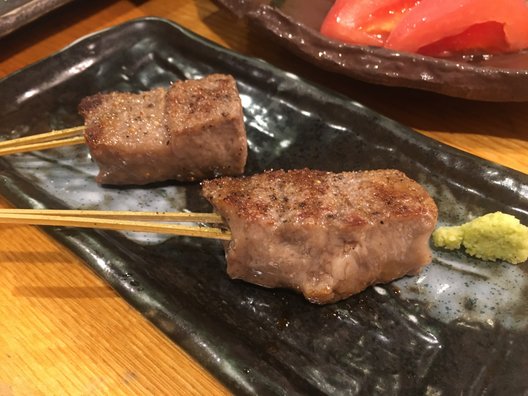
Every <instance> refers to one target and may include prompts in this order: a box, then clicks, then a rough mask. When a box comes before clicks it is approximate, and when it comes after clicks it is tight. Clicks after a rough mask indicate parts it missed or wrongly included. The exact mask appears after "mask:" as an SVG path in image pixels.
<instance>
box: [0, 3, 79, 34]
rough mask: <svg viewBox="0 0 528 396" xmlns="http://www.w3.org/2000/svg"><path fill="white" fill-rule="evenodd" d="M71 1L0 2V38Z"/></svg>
mask: <svg viewBox="0 0 528 396" xmlns="http://www.w3.org/2000/svg"><path fill="white" fill-rule="evenodd" d="M71 1H72V0H9V1H0V37H2V36H5V35H7V34H9V33H11V32H13V31H14V30H16V29H18V28H20V27H22V26H24V25H26V24H28V23H29V22H31V21H33V20H35V19H37V18H39V17H41V16H43V15H45V14H47V13H48V12H51V11H53V10H54V9H56V8H58V7H60V6H62V5H64V4H66V3H69V2H71Z"/></svg>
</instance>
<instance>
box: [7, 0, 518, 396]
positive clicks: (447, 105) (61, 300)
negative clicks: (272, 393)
mask: <svg viewBox="0 0 528 396" xmlns="http://www.w3.org/2000/svg"><path fill="white" fill-rule="evenodd" d="M151 15H153V16H161V17H165V18H169V19H172V20H174V21H176V22H177V23H179V24H181V25H183V26H185V27H187V28H189V29H191V30H193V31H195V32H197V33H198V34H200V35H203V36H205V37H207V38H209V39H211V40H213V41H216V42H218V43H220V44H221V45H223V46H226V47H230V48H233V49H234V50H236V51H239V52H242V53H245V54H248V55H253V56H257V57H260V58H264V59H266V60H268V61H269V62H271V63H274V64H276V65H278V66H279V67H281V68H283V69H287V70H289V71H291V72H294V73H296V74H299V75H301V76H303V77H305V78H308V79H310V80H313V81H315V82H317V83H319V84H324V85H326V86H328V87H330V88H333V89H335V90H338V91H341V92H343V93H345V94H347V95H348V96H350V97H351V98H353V99H354V100H357V101H359V102H361V103H363V104H365V105H367V106H369V107H371V108H373V109H374V110H377V111H378V112H381V113H383V114H385V115H388V116H389V117H392V118H394V119H396V120H398V121H400V122H402V123H404V124H407V125H409V126H412V127H414V128H417V129H419V130H422V131H424V132H423V133H425V134H426V135H428V136H431V137H433V138H435V139H438V140H441V141H443V142H445V143H447V144H450V145H453V146H455V147H458V148H460V149H462V150H466V151H468V152H471V153H473V154H475V155H478V156H481V157H484V158H486V159H489V160H491V161H495V162H498V163H501V164H503V165H505V166H508V167H511V168H514V169H517V170H519V171H521V172H524V173H528V103H518V104H511V103H508V104H506V103H504V104H494V103H479V102H468V101H463V100H458V99H453V98H447V97H442V96H438V95H434V94H429V93H424V92H418V91H412V90H406V89H397V88H386V87H378V86H372V85H368V84H364V83H361V82H357V81H352V80H350V79H345V78H343V77H340V76H337V75H332V74H330V73H325V72H323V71H320V70H318V69H316V68H315V67H313V66H311V65H309V64H307V63H304V62H303V61H301V60H299V59H297V58H295V57H293V56H292V55H290V54H289V53H288V52H286V51H285V50H283V49H281V48H277V46H275V45H273V44H272V43H269V42H267V41H266V40H265V39H264V38H263V37H262V36H260V35H259V34H258V33H256V32H253V31H251V30H250V29H248V26H247V25H246V24H245V23H244V22H242V21H237V20H236V19H235V18H234V17H232V16H231V15H229V14H228V13H227V12H225V11H223V10H219V9H218V8H217V7H216V6H215V5H214V4H213V3H211V2H210V1H208V0H196V1H189V0H174V1H164V0H151V1H132V0H129V1H127V0H120V1H103V0H92V1H89V2H88V1H78V2H75V3H73V4H70V5H68V6H65V7H63V8H61V9H59V10H57V11H55V12H53V13H52V14H50V15H48V16H46V17H44V18H41V19H39V20H38V21H36V22H34V23H32V24H30V25H28V26H27V27H24V28H22V29H21V30H19V31H17V32H15V33H14V34H12V35H10V36H7V37H5V38H3V39H0V62H1V63H0V78H1V77H4V76H6V75H7V74H9V73H12V72H14V71H16V70H17V69H20V68H21V67H24V66H26V65H28V64H30V63H33V62H35V61H37V60H40V59H42V58H44V57H47V56H48V55H50V54H52V53H53V52H55V51H57V50H59V49H61V48H62V47H64V46H66V45H67V44H69V43H70V42H72V41H73V40H76V39H78V38H80V37H82V36H84V35H86V34H89V33H92V32H94V31H96V30H100V29H102V28H105V27H109V26H113V25H116V24H119V23H121V22H124V21H127V20H129V19H131V18H136V17H141V16H151ZM2 100H6V98H2ZM0 205H1V206H4V207H5V206H7V205H8V204H7V203H6V202H5V201H0ZM28 247H30V248H28ZM0 317H1V321H0V394H2V395H3V394H20V395H28V394H102V393H111V394H227V393H228V391H227V390H226V389H225V388H224V387H223V386H222V385H221V384H220V383H219V382H218V381H217V380H216V379H214V378H213V377H212V376H211V375H210V374H209V373H208V372H206V371H205V370H204V369H203V368H202V367H201V366H200V365H199V364H197V363H196V362H195V361H194V360H193V359H192V358H190V357H189V356H188V355H187V354H186V353H185V352H183V351H182V350H181V349H180V348H179V347H178V346H176V345H174V344H173V343H172V342H171V341H169V340H168V339H167V338H166V337H165V336H164V335H163V334H162V333H161V332H160V331H158V330H157V329H156V328H155V327H153V326H152V325H151V324H150V323H149V322H147V320H146V319H144V318H143V317H142V316H141V315H140V314H139V313H137V312H136V311H135V310H134V309H132V308H131V307H130V306H129V305H128V304H127V303H126V302H125V301H124V300H123V299H122V298H120V297H119V296H118V295H116V293H115V292H114V291H113V290H112V289H110V288H109V286H107V285H106V283H105V282H103V281H102V280H101V279H99V278H98V277H96V276H95V275H94V274H93V273H92V272H91V271H90V270H89V269H87V267H86V266H85V265H84V264H83V263H82V262H81V261H80V260H79V259H78V258H77V257H76V256H74V255H73V254H72V253H70V252H69V251H67V250H66V249H64V248H63V247H62V246H61V245H59V244H58V243H57V242H55V241H54V240H53V239H51V238H50V237H49V236H48V235H47V234H45V233H44V232H42V231H41V230H40V229H38V228H36V227H30V226H1V227H0Z"/></svg>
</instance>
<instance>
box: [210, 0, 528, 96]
mask: <svg viewBox="0 0 528 396" xmlns="http://www.w3.org/2000/svg"><path fill="white" fill-rule="evenodd" d="M215 1H216V2H217V3H219V4H221V5H223V6H224V7H226V8H227V9H229V10H230V11H232V12H233V13H235V14H236V15H238V16H239V17H241V18H246V19H248V20H249V22H250V24H251V25H253V26H256V27H257V28H258V29H259V30H260V31H262V32H264V33H266V34H267V36H268V37H269V38H270V39H271V40H274V41H276V42H277V43H279V44H280V45H283V46H284V47H285V48H287V49H289V50H290V51H291V52H292V53H294V54H297V55H299V56H300V57H302V58H304V59H306V60H308V61H309V62H311V63H313V64H315V65H317V66H318V67H320V68H322V69H325V70H329V71H333V72H336V73H339V74H342V75H345V76H348V77H352V78H354V79H357V80H361V81H366V82H369V83H375V84H380V85H387V86H394V87H406V88H414V89H420V90H424V91H431V92H436V93H439V94H443V95H448V96H454V97H458V98H464V99H471V100H482V101H491V102H524V101H528V50H525V51H521V52H518V53H511V54H503V55H495V56H490V55H483V56H465V57H457V58H455V57H453V58H451V59H440V58H433V57H429V56H422V55H417V54H411V53H405V52H397V51H392V50H387V49H385V48H378V47H370V46H361V45H350V44H346V43H343V42H339V41H337V40H332V39H329V38H327V37H324V36H322V35H321V34H319V29H320V26H321V23H322V21H323V18H324V16H325V15H326V13H327V12H328V10H329V9H330V7H331V6H332V4H333V3H334V1H333V0H311V1H310V3H309V4H308V3H307V2H306V1H305V0H215Z"/></svg>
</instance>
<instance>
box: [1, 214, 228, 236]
mask: <svg viewBox="0 0 528 396" xmlns="http://www.w3.org/2000/svg"><path fill="white" fill-rule="evenodd" d="M101 213H102V216H99V214H101ZM158 216H160V218H161V219H163V220H160V218H158ZM123 218H127V219H133V218H135V219H136V220H126V219H123ZM137 219H149V220H152V219H156V220H158V221H178V222H208V223H221V222H222V221H221V217H220V216H219V215H216V214H214V213H168V212H167V213H162V214H161V215H157V214H156V212H144V213H142V212H124V211H122V212H121V211H103V212H99V211H83V210H79V211H77V210H71V211H70V210H33V209H0V222H1V223H4V224H30V225H45V226H46V225H47V226H65V227H79V228H98V229H105V230H121V231H133V232H152V233H160V234H172V235H180V236H192V237H201V238H213V239H222V240H230V239H231V233H230V232H229V231H226V230H223V229H221V228H216V227H204V226H184V225H180V224H168V223H161V224H160V223H157V222H153V221H139V220H137Z"/></svg>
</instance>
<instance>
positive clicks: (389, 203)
mask: <svg viewBox="0 0 528 396" xmlns="http://www.w3.org/2000/svg"><path fill="white" fill-rule="evenodd" d="M203 194H204V196H205V197H206V198H207V199H208V200H209V201H210V202H211V203H212V205H213V206H214V207H215V209H216V210H217V211H218V212H219V213H220V214H221V215H222V216H223V217H224V219H225V221H226V222H227V224H228V226H229V228H230V229H231V233H232V240H231V241H230V242H228V245H227V246H226V257H227V271H228V274H229V275H230V276H231V277H232V278H238V279H243V280H245V281H248V282H251V283H255V284H258V285H261V286H265V287H287V288H292V289H295V290H297V291H299V292H301V293H303V294H304V296H305V297H306V298H307V299H308V300H309V301H311V302H315V303H319V304H325V303H331V302H335V301H338V300H341V299H344V298H347V297H349V296H351V295H353V294H355V293H358V292H360V291H362V290H364V289H365V288H367V287H368V286H369V285H373V284H376V283H386V282H389V281H392V280H394V279H397V278H400V277H402V276H404V275H414V274H417V273H418V272H419V271H420V270H421V268H422V267H424V266H425V265H426V264H428V263H429V262H430V261H431V251H430V248H429V238H430V235H431V233H432V231H433V230H434V227H435V225H436V221H437V214H438V211H437V208H436V205H435V203H434V201H433V199H432V198H431V197H430V196H429V194H428V193H427V192H426V191H425V189H424V188H423V187H422V186H420V185H419V184H418V183H416V182H415V181H413V180H411V179H409V178H408V177H407V176H405V174H403V173H402V172H400V171H397V170H376V171H365V172H343V173H330V172H322V171H315V170H306V169H305V170H292V171H288V172H286V171H282V170H278V171H270V172H266V173H263V174H258V175H255V176H251V177H243V178H230V177H226V178H220V179H217V180H210V181H205V182H204V183H203Z"/></svg>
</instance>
